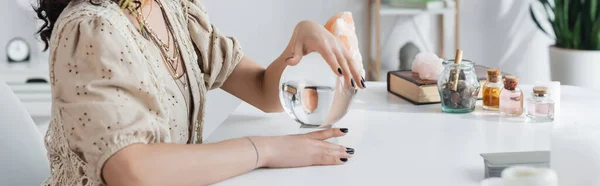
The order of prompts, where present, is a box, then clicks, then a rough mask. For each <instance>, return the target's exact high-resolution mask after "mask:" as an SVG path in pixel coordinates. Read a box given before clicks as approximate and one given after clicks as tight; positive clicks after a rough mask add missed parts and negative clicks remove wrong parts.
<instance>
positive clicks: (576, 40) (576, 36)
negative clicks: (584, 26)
mask: <svg viewBox="0 0 600 186" xmlns="http://www.w3.org/2000/svg"><path fill="white" fill-rule="evenodd" d="M580 34H581V14H578V15H577V21H575V27H574V30H573V40H572V41H573V48H574V49H582V46H581V37H580V36H581V35H580Z"/></svg>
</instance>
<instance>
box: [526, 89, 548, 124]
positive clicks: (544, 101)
mask: <svg viewBox="0 0 600 186" xmlns="http://www.w3.org/2000/svg"><path fill="white" fill-rule="evenodd" d="M527 117H529V118H531V119H533V120H534V121H539V122H549V121H554V101H553V100H552V99H551V98H550V97H549V96H548V88H547V87H543V86H536V87H533V94H532V97H531V98H529V99H527Z"/></svg>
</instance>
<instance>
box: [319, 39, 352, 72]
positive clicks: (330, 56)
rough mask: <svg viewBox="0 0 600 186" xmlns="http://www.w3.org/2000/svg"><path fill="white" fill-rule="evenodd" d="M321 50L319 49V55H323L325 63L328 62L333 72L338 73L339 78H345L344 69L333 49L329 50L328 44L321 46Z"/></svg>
mask: <svg viewBox="0 0 600 186" xmlns="http://www.w3.org/2000/svg"><path fill="white" fill-rule="evenodd" d="M320 46H321V47H320V49H319V51H318V52H319V54H321V57H323V59H325V62H327V64H329V67H331V70H332V71H333V72H334V73H336V74H337V75H338V76H345V75H344V73H343V72H342V71H344V69H342V68H341V66H340V63H339V60H338V58H337V55H336V54H335V52H333V51H332V50H331V49H329V47H328V44H325V43H324V44H320Z"/></svg>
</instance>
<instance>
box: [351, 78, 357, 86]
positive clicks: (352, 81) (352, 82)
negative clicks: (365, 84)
mask: <svg viewBox="0 0 600 186" xmlns="http://www.w3.org/2000/svg"><path fill="white" fill-rule="evenodd" d="M350 84H352V87H356V85H354V79H350Z"/></svg>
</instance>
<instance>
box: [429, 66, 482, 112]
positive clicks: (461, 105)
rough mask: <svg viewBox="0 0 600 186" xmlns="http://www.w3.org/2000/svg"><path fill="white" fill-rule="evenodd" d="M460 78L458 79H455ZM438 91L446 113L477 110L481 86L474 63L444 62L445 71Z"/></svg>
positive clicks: (441, 76) (439, 82) (440, 78)
mask: <svg viewBox="0 0 600 186" xmlns="http://www.w3.org/2000/svg"><path fill="white" fill-rule="evenodd" d="M456 77H458V78H457V79H454V78H456ZM437 85H438V91H439V94H440V100H441V105H442V111H443V112H446V113H469V112H473V111H474V110H475V103H476V102H477V97H478V95H479V90H480V88H481V84H479V79H478V78H477V74H476V73H475V68H474V63H473V62H471V61H469V60H462V62H461V63H460V64H455V63H454V60H449V61H446V62H444V71H443V72H442V74H441V75H440V77H439V79H438V84H437Z"/></svg>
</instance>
